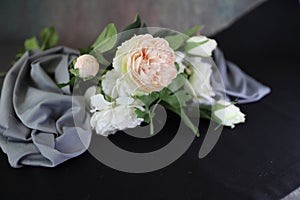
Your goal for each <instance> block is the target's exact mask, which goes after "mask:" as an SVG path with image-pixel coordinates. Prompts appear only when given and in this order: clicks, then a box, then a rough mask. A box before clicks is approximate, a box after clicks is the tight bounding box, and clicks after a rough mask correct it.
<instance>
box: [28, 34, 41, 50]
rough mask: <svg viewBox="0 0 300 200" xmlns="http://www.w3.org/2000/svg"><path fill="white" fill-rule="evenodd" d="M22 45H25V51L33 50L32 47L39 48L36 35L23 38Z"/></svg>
mask: <svg viewBox="0 0 300 200" xmlns="http://www.w3.org/2000/svg"><path fill="white" fill-rule="evenodd" d="M24 47H25V50H26V51H27V50H33V49H40V46H39V43H38V41H37V39H36V37H32V38H29V39H27V40H25V42H24Z"/></svg>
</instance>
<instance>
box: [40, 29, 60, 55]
mask: <svg viewBox="0 0 300 200" xmlns="http://www.w3.org/2000/svg"><path fill="white" fill-rule="evenodd" d="M40 38H41V43H42V46H41V50H45V49H49V48H51V47H53V46H55V45H56V43H57V41H58V35H57V33H56V31H55V29H54V27H49V28H44V29H42V30H41V32H40Z"/></svg>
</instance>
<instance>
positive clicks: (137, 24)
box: [123, 14, 143, 31]
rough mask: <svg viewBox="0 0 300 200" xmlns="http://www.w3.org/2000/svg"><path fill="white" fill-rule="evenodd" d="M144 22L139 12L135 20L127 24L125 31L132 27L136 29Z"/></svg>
mask: <svg viewBox="0 0 300 200" xmlns="http://www.w3.org/2000/svg"><path fill="white" fill-rule="evenodd" d="M142 25H143V24H142V22H141V18H140V16H139V15H138V14H137V15H136V16H135V18H134V20H133V22H132V23H131V24H129V25H128V26H126V27H125V28H124V29H123V31H128V30H131V29H136V28H141V27H142Z"/></svg>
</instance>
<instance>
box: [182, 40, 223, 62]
mask: <svg viewBox="0 0 300 200" xmlns="http://www.w3.org/2000/svg"><path fill="white" fill-rule="evenodd" d="M216 47H217V42H216V41H215V40H213V39H209V38H207V37H205V36H203V35H199V36H194V37H191V38H189V39H188V40H187V41H186V45H185V52H186V53H187V54H189V55H193V56H201V57H210V56H211V55H212V51H213V50H214V49H215V48H216Z"/></svg>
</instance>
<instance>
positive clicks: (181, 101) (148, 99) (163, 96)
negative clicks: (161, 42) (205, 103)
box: [136, 74, 199, 136]
mask: <svg viewBox="0 0 300 200" xmlns="http://www.w3.org/2000/svg"><path fill="white" fill-rule="evenodd" d="M185 81H186V78H185V77H184V75H182V74H179V75H178V76H177V77H176V78H175V79H174V80H173V81H172V83H171V84H170V85H169V86H168V87H166V88H164V89H163V90H161V91H160V92H152V93H150V94H149V95H143V96H137V98H138V99H139V100H141V101H142V102H143V103H144V104H145V110H144V111H142V110H139V109H137V110H136V114H137V116H138V117H139V118H143V119H144V122H146V123H149V124H150V133H151V134H153V122H152V118H153V117H154V116H155V113H154V111H155V108H156V105H157V104H159V103H161V104H162V105H163V106H164V107H165V108H166V109H169V110H171V111H172V112H174V113H176V114H177V115H179V116H180V117H181V119H182V120H183V121H184V123H185V124H186V125H187V126H188V127H189V128H190V129H191V130H192V131H193V132H194V133H195V134H196V135H197V136H199V130H198V127H196V126H195V125H194V124H193V122H192V121H191V120H190V118H189V117H188V116H187V114H186V113H185V111H184V106H186V105H187V102H189V101H190V100H191V99H192V96H191V95H190V94H189V93H187V92H186V91H185V90H182V88H183V86H184V84H185ZM151 106H153V109H152V110H151V109H150V107H151Z"/></svg>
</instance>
